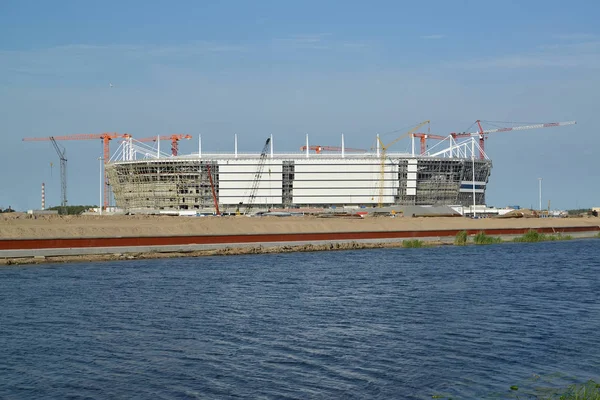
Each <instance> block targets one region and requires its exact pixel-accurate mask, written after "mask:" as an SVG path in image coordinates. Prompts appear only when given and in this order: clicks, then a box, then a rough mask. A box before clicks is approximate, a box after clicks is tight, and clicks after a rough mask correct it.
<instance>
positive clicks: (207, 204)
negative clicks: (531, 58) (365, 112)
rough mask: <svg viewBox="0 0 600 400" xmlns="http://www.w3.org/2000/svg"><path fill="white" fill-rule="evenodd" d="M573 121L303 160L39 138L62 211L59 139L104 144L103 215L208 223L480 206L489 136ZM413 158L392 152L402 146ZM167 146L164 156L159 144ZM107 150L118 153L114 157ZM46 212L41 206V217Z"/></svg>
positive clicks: (420, 135)
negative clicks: (224, 217) (303, 213)
mask: <svg viewBox="0 0 600 400" xmlns="http://www.w3.org/2000/svg"><path fill="white" fill-rule="evenodd" d="M572 124H575V121H567V122H554V123H544V124H534V125H520V126H513V127H508V128H506V127H504V128H502V127H500V128H493V129H484V128H483V125H482V122H481V121H476V129H473V131H472V132H453V133H450V134H448V135H435V134H431V133H429V129H427V133H425V132H420V131H419V130H420V129H421V128H423V127H425V126H427V127H428V125H429V121H423V122H421V123H419V124H417V125H415V126H414V127H413V128H412V129H410V130H409V131H408V132H405V133H403V134H402V135H400V136H398V137H397V138H396V139H394V140H393V141H391V142H389V143H384V142H383V141H382V139H381V138H380V136H379V135H377V136H376V146H375V147H374V148H371V149H368V150H367V149H356V148H348V147H346V146H345V144H344V136H343V135H342V136H341V145H340V146H323V145H312V144H311V143H310V141H309V139H310V138H309V136H308V135H306V137H305V138H303V139H304V140H303V141H304V144H303V145H302V146H300V147H299V151H298V152H293V153H292V152H277V151H276V150H275V141H276V138H274V137H273V136H270V137H268V138H266V140H265V141H264V142H263V147H262V150H261V151H260V152H256V153H254V154H247V153H241V152H238V146H237V135H236V136H235V137H234V143H233V151H232V152H231V153H227V154H221V153H211V152H210V151H203V149H202V138H201V137H200V136H198V137H197V140H198V142H197V143H198V150H197V152H194V153H191V154H180V153H179V149H178V142H179V141H180V140H191V139H193V136H192V135H189V134H172V135H164V136H154V137H148V138H141V139H137V138H134V136H133V135H131V134H126V133H125V134H119V133H101V134H90V135H88V134H83V135H67V136H51V137H42V138H25V139H24V140H25V141H50V142H51V143H52V144H53V146H54V149H55V151H56V153H57V154H58V156H59V159H60V166H61V205H63V206H66V205H67V203H68V200H67V177H66V175H67V174H66V169H67V165H66V164H67V158H66V151H65V149H64V148H63V147H61V146H60V145H59V144H58V143H57V142H59V141H63V140H101V141H102V143H103V158H102V159H101V161H102V162H103V164H104V168H103V174H104V176H103V178H102V179H103V182H104V185H103V186H104V187H103V196H102V197H103V204H102V207H100V210H99V211H102V210H104V211H106V210H108V209H109V208H110V209H115V208H116V209H118V210H119V211H121V212H126V213H140V212H142V213H160V212H167V211H177V212H183V213H185V212H187V213H189V214H190V215H191V214H193V213H206V214H215V215H219V214H252V213H254V212H256V211H257V210H280V211H293V210H301V209H315V208H317V209H337V208H355V209H360V208H365V209H373V208H375V209H381V208H385V207H390V206H439V205H448V206H462V207H467V206H477V205H485V204H486V198H485V193H486V187H487V185H488V182H489V179H490V176H491V170H492V161H491V160H490V159H489V158H488V156H487V154H486V153H485V140H486V139H487V136H488V135H489V134H491V133H496V132H508V131H515V130H527V129H538V128H548V127H559V126H564V125H572ZM404 138H408V139H410V141H411V151H409V152H406V153H400V152H393V151H389V148H390V147H391V146H393V145H395V144H396V143H397V142H399V141H400V140H401V139H404ZM164 140H168V141H170V143H171V148H170V151H168V152H165V151H163V150H161V145H160V143H161V141H164ZM111 141H114V142H117V143H118V147H117V148H116V149H115V150H113V151H112V152H111V149H110V143H111ZM44 207H45V204H42V209H43V208H44Z"/></svg>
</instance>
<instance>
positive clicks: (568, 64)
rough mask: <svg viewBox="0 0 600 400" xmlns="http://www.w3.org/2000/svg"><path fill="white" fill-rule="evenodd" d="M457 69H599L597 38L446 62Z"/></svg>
mask: <svg viewBox="0 0 600 400" xmlns="http://www.w3.org/2000/svg"><path fill="white" fill-rule="evenodd" d="M446 66H447V67H450V68H459V69H485V68H497V69H519V68H521V69H523V68H588V69H589V68H598V67H600V41H598V42H594V41H590V42H580V43H559V44H551V45H543V46H539V47H537V48H536V49H535V50H534V51H531V52H529V53H522V54H508V55H503V56H499V57H490V58H481V59H473V60H467V61H461V62H453V63H447V64H446Z"/></svg>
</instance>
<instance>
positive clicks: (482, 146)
mask: <svg viewBox="0 0 600 400" xmlns="http://www.w3.org/2000/svg"><path fill="white" fill-rule="evenodd" d="M475 122H476V123H477V127H478V128H479V130H478V131H477V132H452V133H451V134H450V135H452V137H454V138H457V137H465V136H468V137H473V136H474V137H479V147H480V152H479V158H480V159H482V160H483V159H484V157H485V156H484V150H485V139H486V138H487V137H486V136H485V135H487V134H489V133H495V132H510V131H524V130H528V129H540V128H554V127H558V126H567V125H575V124H577V121H563V122H547V123H541V124H530V125H521V126H512V127H508V128H494V129H483V127H482V126H481V123H482V122H484V121H481V120H479V119H478V120H477V121H475Z"/></svg>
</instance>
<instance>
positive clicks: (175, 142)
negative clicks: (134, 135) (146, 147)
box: [136, 133, 192, 156]
mask: <svg viewBox="0 0 600 400" xmlns="http://www.w3.org/2000/svg"><path fill="white" fill-rule="evenodd" d="M191 138H192V135H188V134H184V133H177V134H173V135H163V136H158V138H157V136H154V137H147V138H143V139H136V140H137V141H138V142H156V141H157V140H170V141H171V154H172V155H173V156H176V155H177V154H178V153H179V141H180V140H182V139H191Z"/></svg>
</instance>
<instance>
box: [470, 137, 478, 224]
mask: <svg viewBox="0 0 600 400" xmlns="http://www.w3.org/2000/svg"><path fill="white" fill-rule="evenodd" d="M471 162H472V169H473V217H475V216H476V215H477V212H476V211H475V205H476V204H477V203H476V201H475V139H474V138H471Z"/></svg>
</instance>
